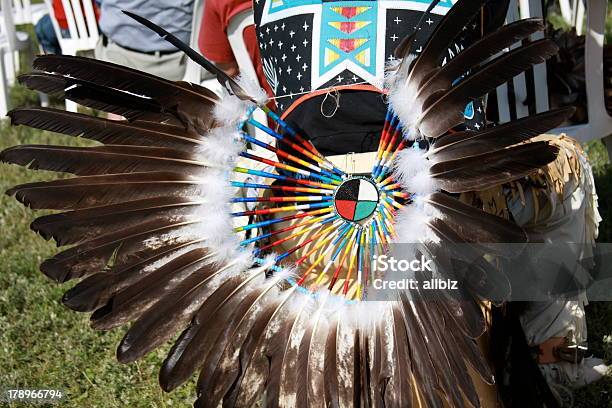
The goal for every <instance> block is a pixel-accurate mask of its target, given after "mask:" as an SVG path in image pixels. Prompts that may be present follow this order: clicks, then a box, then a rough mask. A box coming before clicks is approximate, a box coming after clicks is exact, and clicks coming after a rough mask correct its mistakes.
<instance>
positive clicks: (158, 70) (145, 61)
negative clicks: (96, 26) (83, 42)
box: [95, 37, 187, 81]
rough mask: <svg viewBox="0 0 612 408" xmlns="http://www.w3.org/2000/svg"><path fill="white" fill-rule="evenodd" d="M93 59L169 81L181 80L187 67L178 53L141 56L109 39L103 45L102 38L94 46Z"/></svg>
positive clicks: (184, 60) (182, 56)
mask: <svg viewBox="0 0 612 408" xmlns="http://www.w3.org/2000/svg"><path fill="white" fill-rule="evenodd" d="M95 57H96V59H99V60H101V61H108V62H112V63H115V64H119V65H123V66H126V67H129V68H133V69H137V70H139V71H144V72H146V73H149V74H152V75H156V76H159V77H162V78H165V79H169V80H171V81H180V80H182V79H183V77H184V76H185V68H186V66H187V65H186V58H187V57H186V56H185V54H183V53H182V52H180V51H177V52H174V53H172V54H165V55H159V54H143V53H141V52H136V51H130V50H128V49H125V48H123V47H121V46H120V45H118V44H117V43H114V42H112V41H111V40H110V39H109V40H108V43H107V44H106V45H104V44H103V42H102V37H100V39H99V40H98V44H97V45H96V49H95Z"/></svg>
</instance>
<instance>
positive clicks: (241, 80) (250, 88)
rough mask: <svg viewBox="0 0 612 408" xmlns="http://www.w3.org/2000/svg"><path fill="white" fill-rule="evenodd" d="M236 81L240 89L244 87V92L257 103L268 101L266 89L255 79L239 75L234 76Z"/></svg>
mask: <svg viewBox="0 0 612 408" xmlns="http://www.w3.org/2000/svg"><path fill="white" fill-rule="evenodd" d="M236 82H238V85H240V87H242V89H244V90H245V91H246V93H247V94H249V96H250V97H252V98H253V99H254V100H255V101H256V102H257V104H259V105H263V104H265V103H266V102H268V95H267V94H266V91H264V90H263V89H262V87H261V86H259V84H258V83H257V81H255V80H253V79H251V78H249V77H247V76H245V75H239V76H238V78H236Z"/></svg>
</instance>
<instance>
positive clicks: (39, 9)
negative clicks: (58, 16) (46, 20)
mask: <svg viewBox="0 0 612 408" xmlns="http://www.w3.org/2000/svg"><path fill="white" fill-rule="evenodd" d="M12 2H13V19H14V22H15V24H16V25H21V24H33V25H35V24H36V23H37V22H38V20H40V19H41V18H42V17H43V16H44V15H45V14H46V13H47V7H46V6H45V5H44V4H42V3H37V4H31V3H30V0H13V1H12Z"/></svg>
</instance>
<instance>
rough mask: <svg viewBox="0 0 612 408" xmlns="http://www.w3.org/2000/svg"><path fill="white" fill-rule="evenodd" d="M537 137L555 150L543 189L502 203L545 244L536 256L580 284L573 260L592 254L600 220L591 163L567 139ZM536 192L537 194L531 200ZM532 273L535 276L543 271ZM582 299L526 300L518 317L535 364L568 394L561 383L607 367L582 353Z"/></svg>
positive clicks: (585, 379)
mask: <svg viewBox="0 0 612 408" xmlns="http://www.w3.org/2000/svg"><path fill="white" fill-rule="evenodd" d="M539 138H541V139H542V140H547V141H550V142H551V143H553V144H555V145H557V146H558V147H559V150H560V153H559V155H558V158H557V160H556V162H554V163H552V164H551V165H549V166H548V167H547V168H545V170H544V172H543V176H542V180H545V184H546V185H547V186H548V187H547V188H548V190H547V191H543V192H542V194H540V193H537V192H533V191H531V190H532V187H529V189H528V190H525V194H524V197H525V199H524V201H523V202H522V203H521V199H520V198H518V197H517V198H514V199H511V200H509V201H508V207H509V209H510V212H511V213H512V215H513V217H514V219H515V220H516V221H517V222H518V223H519V224H522V225H524V226H525V227H526V228H527V229H528V230H529V231H530V236H531V237H532V238H533V241H534V242H544V243H546V245H541V246H539V247H537V248H539V249H538V257H539V258H544V259H549V260H550V265H558V267H559V268H562V267H563V268H564V269H566V270H567V271H568V272H571V273H572V276H573V277H574V279H575V280H576V282H578V283H581V284H586V283H585V282H586V280H585V277H584V276H583V275H584V273H583V272H582V268H581V267H579V266H580V264H579V263H577V262H576V261H577V260H578V259H588V258H590V257H591V256H592V249H593V245H594V243H595V238H596V237H597V229H598V223H599V221H600V220H601V218H600V217H599V213H598V212H597V194H596V191H595V185H594V182H593V177H592V172H591V168H590V165H589V163H588V161H587V158H586V156H585V154H584V152H583V151H582V150H581V148H580V147H579V145H578V144H577V143H575V142H574V141H573V140H572V139H569V138H566V137H562V138H558V137H553V136H547V135H543V136H540V137H539ZM536 196H538V197H539V198H538V199H535V198H534V197H536ZM534 200H537V203H534ZM536 204H537V205H536ZM536 209H537V210H536ZM542 265H544V264H542ZM551 272H553V271H551ZM557 272H558V271H557ZM532 273H534V274H538V276H539V277H540V278H541V277H542V275H543V274H545V273H546V270H535V271H533V272H532ZM551 276H552V275H551ZM545 289H552V288H545ZM586 304H587V298H586V293H585V292H584V291H580V292H579V293H576V294H575V295H573V296H571V297H568V298H566V299H550V300H545V301H539V302H530V303H528V305H527V307H526V309H525V311H524V313H523V314H522V315H521V318H520V320H521V324H522V326H523V330H524V333H525V337H526V340H527V342H528V344H529V346H530V347H533V348H534V349H537V350H538V356H539V357H538V362H539V365H540V369H541V371H542V373H543V374H544V377H545V378H546V379H547V381H548V382H549V384H550V385H551V389H553V390H555V389H561V390H563V388H564V387H566V389H565V390H563V392H564V393H566V394H567V393H568V392H569V395H570V396H571V392H570V391H568V389H567V387H569V388H577V387H581V386H584V385H587V384H589V383H591V382H593V381H596V380H597V379H599V378H601V377H602V375H603V374H604V372H605V370H606V369H607V367H606V366H605V364H603V362H602V361H601V360H600V359H596V358H584V354H585V351H586V345H587V327H586V319H585V310H584V306H585V305H586Z"/></svg>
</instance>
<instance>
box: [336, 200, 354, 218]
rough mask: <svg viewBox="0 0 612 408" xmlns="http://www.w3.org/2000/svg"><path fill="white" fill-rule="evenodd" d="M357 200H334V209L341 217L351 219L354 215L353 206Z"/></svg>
mask: <svg viewBox="0 0 612 408" xmlns="http://www.w3.org/2000/svg"><path fill="white" fill-rule="evenodd" d="M356 206H357V201H352V200H336V210H337V211H338V214H340V215H341V216H342V217H344V218H347V219H349V220H352V219H353V217H354V216H355V207H356Z"/></svg>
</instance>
